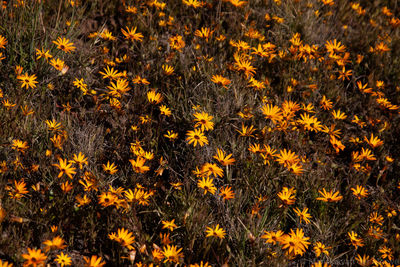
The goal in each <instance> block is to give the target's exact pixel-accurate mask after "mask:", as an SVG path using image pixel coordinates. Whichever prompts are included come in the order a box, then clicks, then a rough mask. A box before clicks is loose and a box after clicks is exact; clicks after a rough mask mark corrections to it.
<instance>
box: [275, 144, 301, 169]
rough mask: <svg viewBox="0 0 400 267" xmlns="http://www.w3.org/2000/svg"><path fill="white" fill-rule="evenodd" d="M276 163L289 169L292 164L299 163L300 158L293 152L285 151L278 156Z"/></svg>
mask: <svg viewBox="0 0 400 267" xmlns="http://www.w3.org/2000/svg"><path fill="white" fill-rule="evenodd" d="M276 161H277V162H279V163H280V164H282V165H283V166H285V167H289V166H290V165H292V164H295V163H298V162H299V157H298V156H297V155H296V154H295V153H294V152H292V151H290V150H286V148H285V149H283V150H281V151H280V152H279V155H277V156H276Z"/></svg>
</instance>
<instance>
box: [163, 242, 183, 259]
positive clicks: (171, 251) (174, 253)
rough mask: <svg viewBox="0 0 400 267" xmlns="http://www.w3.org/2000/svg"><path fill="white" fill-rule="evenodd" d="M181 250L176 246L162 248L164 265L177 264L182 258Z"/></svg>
mask: <svg viewBox="0 0 400 267" xmlns="http://www.w3.org/2000/svg"><path fill="white" fill-rule="evenodd" d="M181 251H182V248H180V249H178V248H177V247H176V246H173V245H172V246H170V245H167V246H166V247H164V248H163V251H162V253H163V254H164V258H165V260H164V263H167V262H175V263H179V260H180V259H181V258H183V253H182V252H181Z"/></svg>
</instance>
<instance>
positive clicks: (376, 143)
mask: <svg viewBox="0 0 400 267" xmlns="http://www.w3.org/2000/svg"><path fill="white" fill-rule="evenodd" d="M364 140H365V142H367V143H368V144H369V145H370V146H371V147H372V148H376V147H379V146H381V145H383V141H382V140H381V139H379V138H378V137H376V136H374V134H373V133H371V137H370V138H369V139H368V138H367V137H366V136H364Z"/></svg>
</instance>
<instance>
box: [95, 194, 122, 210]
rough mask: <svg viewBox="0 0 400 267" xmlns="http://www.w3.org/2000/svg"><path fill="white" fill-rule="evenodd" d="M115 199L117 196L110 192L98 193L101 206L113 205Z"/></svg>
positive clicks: (116, 199)
mask: <svg viewBox="0 0 400 267" xmlns="http://www.w3.org/2000/svg"><path fill="white" fill-rule="evenodd" d="M117 201H118V197H117V196H116V195H115V194H113V193H111V192H103V193H101V194H100V195H99V204H100V205H102V206H103V207H108V206H112V205H115V203H116V202H117Z"/></svg>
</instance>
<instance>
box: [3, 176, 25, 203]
mask: <svg viewBox="0 0 400 267" xmlns="http://www.w3.org/2000/svg"><path fill="white" fill-rule="evenodd" d="M6 190H7V191H9V192H8V195H9V196H10V197H11V198H12V199H20V198H22V197H23V196H24V195H25V194H27V193H29V191H28V190H27V189H26V183H25V181H24V179H21V180H20V181H17V180H14V188H12V187H9V186H6Z"/></svg>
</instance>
